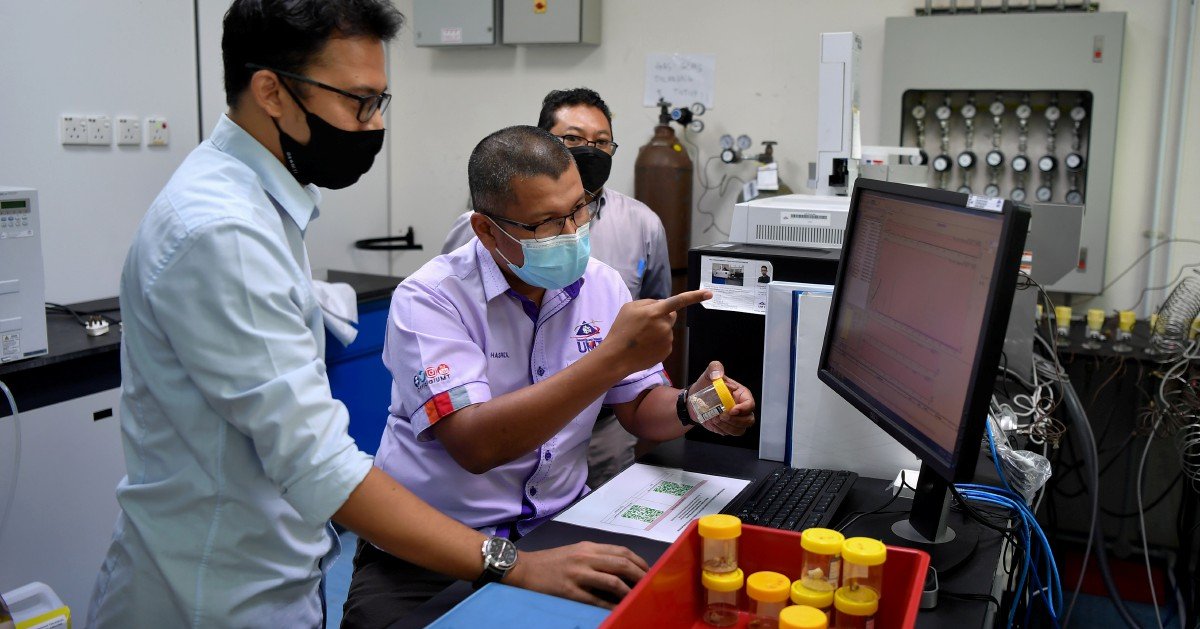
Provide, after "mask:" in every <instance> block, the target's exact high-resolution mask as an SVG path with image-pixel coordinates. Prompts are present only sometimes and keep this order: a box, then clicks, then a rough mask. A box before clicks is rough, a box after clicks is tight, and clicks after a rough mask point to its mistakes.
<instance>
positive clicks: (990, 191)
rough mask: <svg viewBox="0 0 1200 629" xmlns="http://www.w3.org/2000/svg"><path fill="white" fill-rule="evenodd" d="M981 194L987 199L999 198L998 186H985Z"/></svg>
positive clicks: (992, 184)
mask: <svg viewBox="0 0 1200 629" xmlns="http://www.w3.org/2000/svg"><path fill="white" fill-rule="evenodd" d="M983 193H984V194H985V195H987V196H989V197H999V196H1000V186H997V185H996V184H994V183H989V184H988V185H987V186H985V187H984V188H983Z"/></svg>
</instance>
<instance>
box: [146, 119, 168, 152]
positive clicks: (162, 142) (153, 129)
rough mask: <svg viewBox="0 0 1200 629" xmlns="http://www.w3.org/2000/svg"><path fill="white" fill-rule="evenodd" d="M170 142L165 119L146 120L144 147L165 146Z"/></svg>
mask: <svg viewBox="0 0 1200 629" xmlns="http://www.w3.org/2000/svg"><path fill="white" fill-rule="evenodd" d="M170 142H171V131H170V130H169V129H168V128H167V119H166V118H157V117H156V118H146V146H166V145H167V144H170Z"/></svg>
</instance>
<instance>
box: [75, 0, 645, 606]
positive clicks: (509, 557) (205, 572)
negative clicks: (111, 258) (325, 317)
mask: <svg viewBox="0 0 1200 629" xmlns="http://www.w3.org/2000/svg"><path fill="white" fill-rule="evenodd" d="M401 20H402V17H401V16H400V14H399V13H397V12H396V10H395V9H394V8H393V7H392V6H391V5H390V3H388V2H387V1H386V0H308V1H303V0H290V1H287V2H284V1H283V0H237V1H236V2H234V4H233V5H232V7H231V8H230V10H229V12H228V13H227V14H226V16H225V23H224V27H225V30H224V37H223V40H222V50H223V53H224V62H225V87H226V95H227V101H228V103H229V105H230V110H229V114H228V115H227V116H224V117H222V119H221V120H220V122H219V123H218V124H217V127H216V129H215V130H214V131H213V134H212V136H211V137H210V138H209V139H208V140H207V141H205V142H203V143H201V145H200V146H199V147H197V148H196V149H195V150H194V151H192V153H191V154H190V155H189V156H188V158H187V159H186V160H184V163H183V164H182V165H181V166H180V167H179V169H178V170H177V171H176V173H175V175H174V176H173V177H172V178H171V180H170V182H168V183H167V185H166V187H165V188H164V189H163V191H162V192H161V193H160V194H159V196H158V198H157V199H155V201H154V203H153V204H152V205H151V207H150V209H149V211H148V212H147V214H146V216H145V218H144V220H143V221H142V224H141V226H140V227H139V229H138V233H137V235H136V237H135V240H134V242H133V245H132V246H131V247H130V250H129V255H128V258H127V260H126V263H125V268H124V271H123V273H122V278H121V293H120V297H121V307H122V314H123V320H124V337H123V340H122V352H121V361H122V387H123V391H122V399H121V413H122V417H121V428H122V439H123V444H124V449H125V458H126V467H127V476H126V477H125V478H124V479H122V481H121V483H120V485H119V486H118V488H117V499H118V502H119V503H120V505H121V514H120V516H119V519H118V521H117V523H116V526H115V531H114V535H113V541H112V545H111V547H110V549H109V552H108V555H107V557H106V558H105V561H104V564H103V566H102V567H101V570H100V574H99V576H98V578H97V580H96V585H95V589H94V591H93V596H92V604H91V607H90V609H89V611H88V618H87V625H88V626H93V627H144V626H163V627H219V626H270V627H289V628H290V627H314V626H319V625H322V624H323V622H324V601H323V597H322V596H321V584H322V578H323V570H324V568H325V567H326V566H327V565H328V563H329V562H330V561H331V560H332V558H333V557H335V556H336V553H337V552H338V551H337V541H336V540H337V537H336V536H335V535H334V534H333V532H332V531H331V528H330V526H329V520H330V518H333V519H334V520H337V521H338V522H339V523H341V524H343V525H345V526H346V527H347V528H350V529H352V530H354V531H356V532H357V533H358V534H359V535H360V536H361V537H362V538H363V539H366V540H370V541H371V542H372V543H374V544H375V545H377V546H378V547H380V548H382V549H384V550H386V551H387V552H389V553H392V554H394V555H396V556H398V557H402V558H405V559H406V560H409V561H412V562H414V563H417V564H420V565H423V566H425V567H427V568H429V569H432V570H435V571H438V572H441V573H444V574H448V575H452V576H455V577H457V578H462V579H475V578H477V577H480V574H481V572H482V573H483V574H485V575H488V574H490V575H493V577H494V578H495V579H497V580H499V579H503V580H504V582H506V583H510V584H513V585H518V586H521V587H528V588H532V589H536V590H540V591H543V592H548V593H551V594H558V595H561V596H568V597H575V598H580V597H581V592H582V590H581V588H580V585H579V584H580V583H581V582H587V583H591V582H594V581H596V580H598V578H599V577H600V576H608V577H610V575H617V576H620V577H622V578H623V579H628V580H631V581H634V580H637V579H638V578H640V576H641V575H642V574H643V573H644V570H645V568H646V565H645V563H644V562H643V561H641V560H640V559H639V558H637V557H636V556H634V555H633V554H632V553H630V552H629V551H628V550H627V549H624V548H619V547H613V546H601V545H595V544H588V545H575V546H571V547H567V548H562V549H554V550H550V551H544V552H538V553H520V554H516V553H515V550H514V549H511V548H508V547H505V546H504V544H492V543H491V540H489V539H488V538H487V536H485V535H484V534H482V533H479V532H476V531H473V530H471V529H468V528H467V527H465V526H463V525H461V524H459V523H457V522H455V521H453V520H451V519H450V518H447V517H446V516H444V515H442V514H441V513H439V512H438V511H436V510H434V509H433V508H431V507H430V506H429V505H427V504H425V503H424V502H422V501H421V500H420V499H418V498H416V497H415V496H414V495H413V494H412V493H410V492H409V491H407V490H406V489H404V488H403V487H402V486H400V485H398V484H396V483H395V482H394V481H393V480H392V479H391V478H389V477H388V476H387V474H385V473H383V472H381V471H380V470H378V469H375V468H373V467H372V466H371V458H370V457H369V456H367V455H366V454H364V453H362V452H360V451H359V450H358V449H357V448H356V447H355V445H354V442H353V440H351V439H350V437H349V436H348V435H347V433H346V428H347V423H348V416H347V412H346V408H345V406H343V405H342V404H341V403H340V402H338V401H337V400H334V399H333V398H332V397H331V395H330V391H329V382H328V379H327V377H326V373H325V364H324V360H323V356H324V332H323V329H322V315H321V311H320V308H319V306H318V304H317V301H316V299H315V298H314V297H313V292H312V286H311V276H310V268H309V263H308V255H307V252H306V250H305V246H304V240H303V238H304V233H305V230H306V228H307V227H308V224H309V223H310V221H312V220H313V219H315V218H316V217H317V214H318V212H317V205H318V203H319V202H320V194H319V193H318V191H317V187H318V186H319V187H326V188H342V187H346V186H349V185H351V184H353V183H354V182H355V181H357V180H358V178H359V177H360V176H361V175H362V174H363V173H365V172H366V171H367V170H368V169H369V168H370V167H371V164H372V162H373V161H374V157H375V155H376V153H377V152H378V151H379V149H380V148H381V146H382V144H383V134H384V130H383V118H382V112H383V109H384V108H386V106H387V103H388V100H389V99H390V96H389V95H388V94H387V93H386V90H387V76H386V74H385V71H384V68H385V56H384V48H383V43H384V42H385V41H387V40H389V39H391V38H392V37H393V36H394V35H395V34H396V31H397V29H398V28H399V26H400V23H401ZM504 543H507V541H506V540H505V541H504ZM501 551H504V552H501ZM610 578H611V577H610ZM618 581H620V580H619V579H618ZM610 589H611V590H612V593H613V594H615V595H617V596H621V595H623V594H624V592H626V591H628V587H627V586H625V585H624V583H621V584H620V586H619V587H617V586H614V587H612V588H610Z"/></svg>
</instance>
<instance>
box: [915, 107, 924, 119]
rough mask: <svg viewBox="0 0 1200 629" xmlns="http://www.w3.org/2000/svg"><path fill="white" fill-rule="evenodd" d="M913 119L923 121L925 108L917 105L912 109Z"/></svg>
mask: <svg viewBox="0 0 1200 629" xmlns="http://www.w3.org/2000/svg"><path fill="white" fill-rule="evenodd" d="M912 117H913V118H916V119H917V120H921V119H923V118H924V117H925V106H924V105H917V106H915V107H913V108H912Z"/></svg>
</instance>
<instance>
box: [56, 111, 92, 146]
mask: <svg viewBox="0 0 1200 629" xmlns="http://www.w3.org/2000/svg"><path fill="white" fill-rule="evenodd" d="M58 137H59V141H60V142H62V143H63V144H64V145H65V144H87V143H88V130H87V120H85V119H84V117H83V116H61V117H59V119H58Z"/></svg>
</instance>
